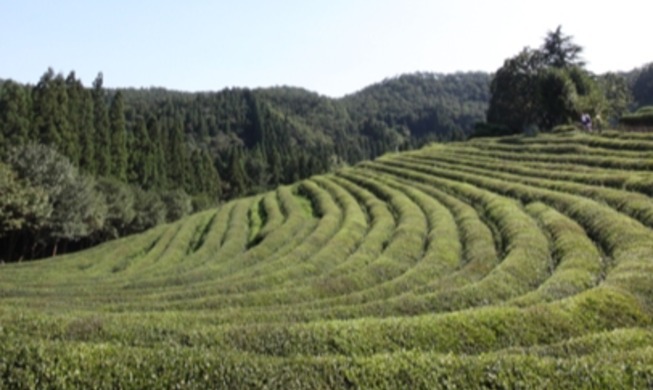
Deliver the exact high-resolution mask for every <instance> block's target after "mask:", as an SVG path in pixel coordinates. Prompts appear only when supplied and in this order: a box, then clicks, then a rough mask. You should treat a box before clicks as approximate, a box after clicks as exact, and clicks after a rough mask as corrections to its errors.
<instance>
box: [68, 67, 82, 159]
mask: <svg viewBox="0 0 653 390" xmlns="http://www.w3.org/2000/svg"><path fill="white" fill-rule="evenodd" d="M66 94H67V95H68V121H69V124H70V131H71V136H70V141H71V142H73V143H74V144H75V145H76V147H75V148H74V153H72V154H71V155H69V156H68V158H69V159H70V161H71V162H72V163H73V164H75V165H76V166H79V163H80V159H81V154H82V150H81V149H82V145H81V139H80V137H81V136H82V134H83V133H84V131H85V130H84V128H83V126H84V125H85V124H86V123H85V122H84V114H85V113H84V110H85V107H84V94H85V90H84V86H83V85H82V83H81V81H79V80H77V78H76V77H75V72H70V73H69V74H68V77H66Z"/></svg>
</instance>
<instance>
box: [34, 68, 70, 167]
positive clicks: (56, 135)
mask: <svg viewBox="0 0 653 390" xmlns="http://www.w3.org/2000/svg"><path fill="white" fill-rule="evenodd" d="M33 101H34V122H33V124H34V133H35V134H36V136H37V137H38V140H39V141H40V142H41V143H43V144H46V145H52V146H54V147H55V148H56V149H57V150H59V151H60V152H61V153H62V154H63V155H65V156H67V157H68V156H70V155H74V154H75V152H74V151H75V148H76V144H75V142H74V139H73V137H72V136H71V133H72V131H71V129H70V124H69V122H68V95H67V93H66V88H65V82H64V80H63V76H61V75H55V74H54V71H53V70H52V68H50V69H48V71H47V72H46V73H45V74H44V75H43V76H42V77H41V80H39V82H38V84H37V85H36V86H35V87H34V89H33Z"/></svg>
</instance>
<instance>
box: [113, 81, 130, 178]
mask: <svg viewBox="0 0 653 390" xmlns="http://www.w3.org/2000/svg"><path fill="white" fill-rule="evenodd" d="M109 132H110V133H111V149H110V150H111V159H112V160H111V175H112V176H113V177H115V178H116V179H118V180H120V181H123V182H126V181H127V163H128V161H127V134H126V132H127V129H126V125H125V107H124V101H123V96H122V92H120V91H118V92H116V94H115V95H114V97H113V100H112V101H111V107H110V109H109Z"/></svg>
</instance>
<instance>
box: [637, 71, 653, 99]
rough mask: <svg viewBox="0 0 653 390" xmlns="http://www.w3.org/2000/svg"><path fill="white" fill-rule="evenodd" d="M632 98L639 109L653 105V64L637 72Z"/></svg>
mask: <svg viewBox="0 0 653 390" xmlns="http://www.w3.org/2000/svg"><path fill="white" fill-rule="evenodd" d="M633 97H634V98H635V101H636V102H637V105H638V106H639V107H642V106H649V105H653V63H651V64H648V65H645V66H644V67H642V69H640V70H638V72H637V78H636V79H635V81H634V84H633Z"/></svg>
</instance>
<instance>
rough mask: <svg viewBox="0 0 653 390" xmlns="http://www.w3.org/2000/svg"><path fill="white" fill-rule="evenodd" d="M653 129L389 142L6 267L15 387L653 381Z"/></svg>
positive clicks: (0, 334) (2, 365)
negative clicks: (69, 251) (200, 207)
mask: <svg viewBox="0 0 653 390" xmlns="http://www.w3.org/2000/svg"><path fill="white" fill-rule="evenodd" d="M652 194H653V135H648V134H624V133H615V132H608V133H604V134H602V135H587V134H561V135H545V136H538V137H532V138H526V137H509V138H500V139H478V140H473V141H469V142H465V143H455V144H437V145H432V146H430V147H426V148H424V149H422V150H418V151H413V152H406V153H398V154H393V155H386V156H384V157H382V158H379V159H377V160H375V161H372V162H365V163H361V164H359V165H357V166H355V167H351V168H348V169H344V170H341V171H338V172H336V173H333V174H329V175H323V176H317V177H313V178H311V179H309V180H305V181H303V182H300V183H297V184H296V185H292V186H286V187H280V188H278V189H277V190H276V191H273V192H270V193H266V194H263V195H260V196H254V197H250V198H245V199H239V200H236V201H233V202H230V203H227V204H224V205H223V206H222V207H220V208H219V209H215V210H210V211H206V212H203V213H200V214H196V215H193V216H191V217H189V218H186V219H184V220H182V221H179V222H177V223H175V224H170V225H165V226H160V227H158V228H155V229H153V230H150V231H148V232H145V233H143V234H140V235H135V236H131V237H127V238H125V239H121V240H119V241H115V242H110V243H107V244H105V245H101V246H99V247H96V248H94V249H91V250H88V251H85V252H81V253H77V254H74V255H70V256H65V257H59V258H54V259H49V260H45V261H38V262H30V263H21V264H5V265H3V266H0V383H2V385H0V387H6V388H12V387H34V388H48V387H54V388H60V387H63V388H66V387H70V388H93V387H103V388H121V387H122V388H144V387H160V388H175V387H180V388H188V387H191V388H193V387H195V388H234V389H236V388H238V389H240V388H284V389H289V388H310V389H316V388H406V389H408V388H411V389H412V388H476V387H489V388H516V387H521V388H583V387H587V388H590V387H601V388H623V387H627V388H631V387H632V388H651V387H652V386H653V328H652V326H651V325H652V324H651V322H652V321H651V320H652V313H653V230H652V229H653V199H652V198H651V195H652Z"/></svg>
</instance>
